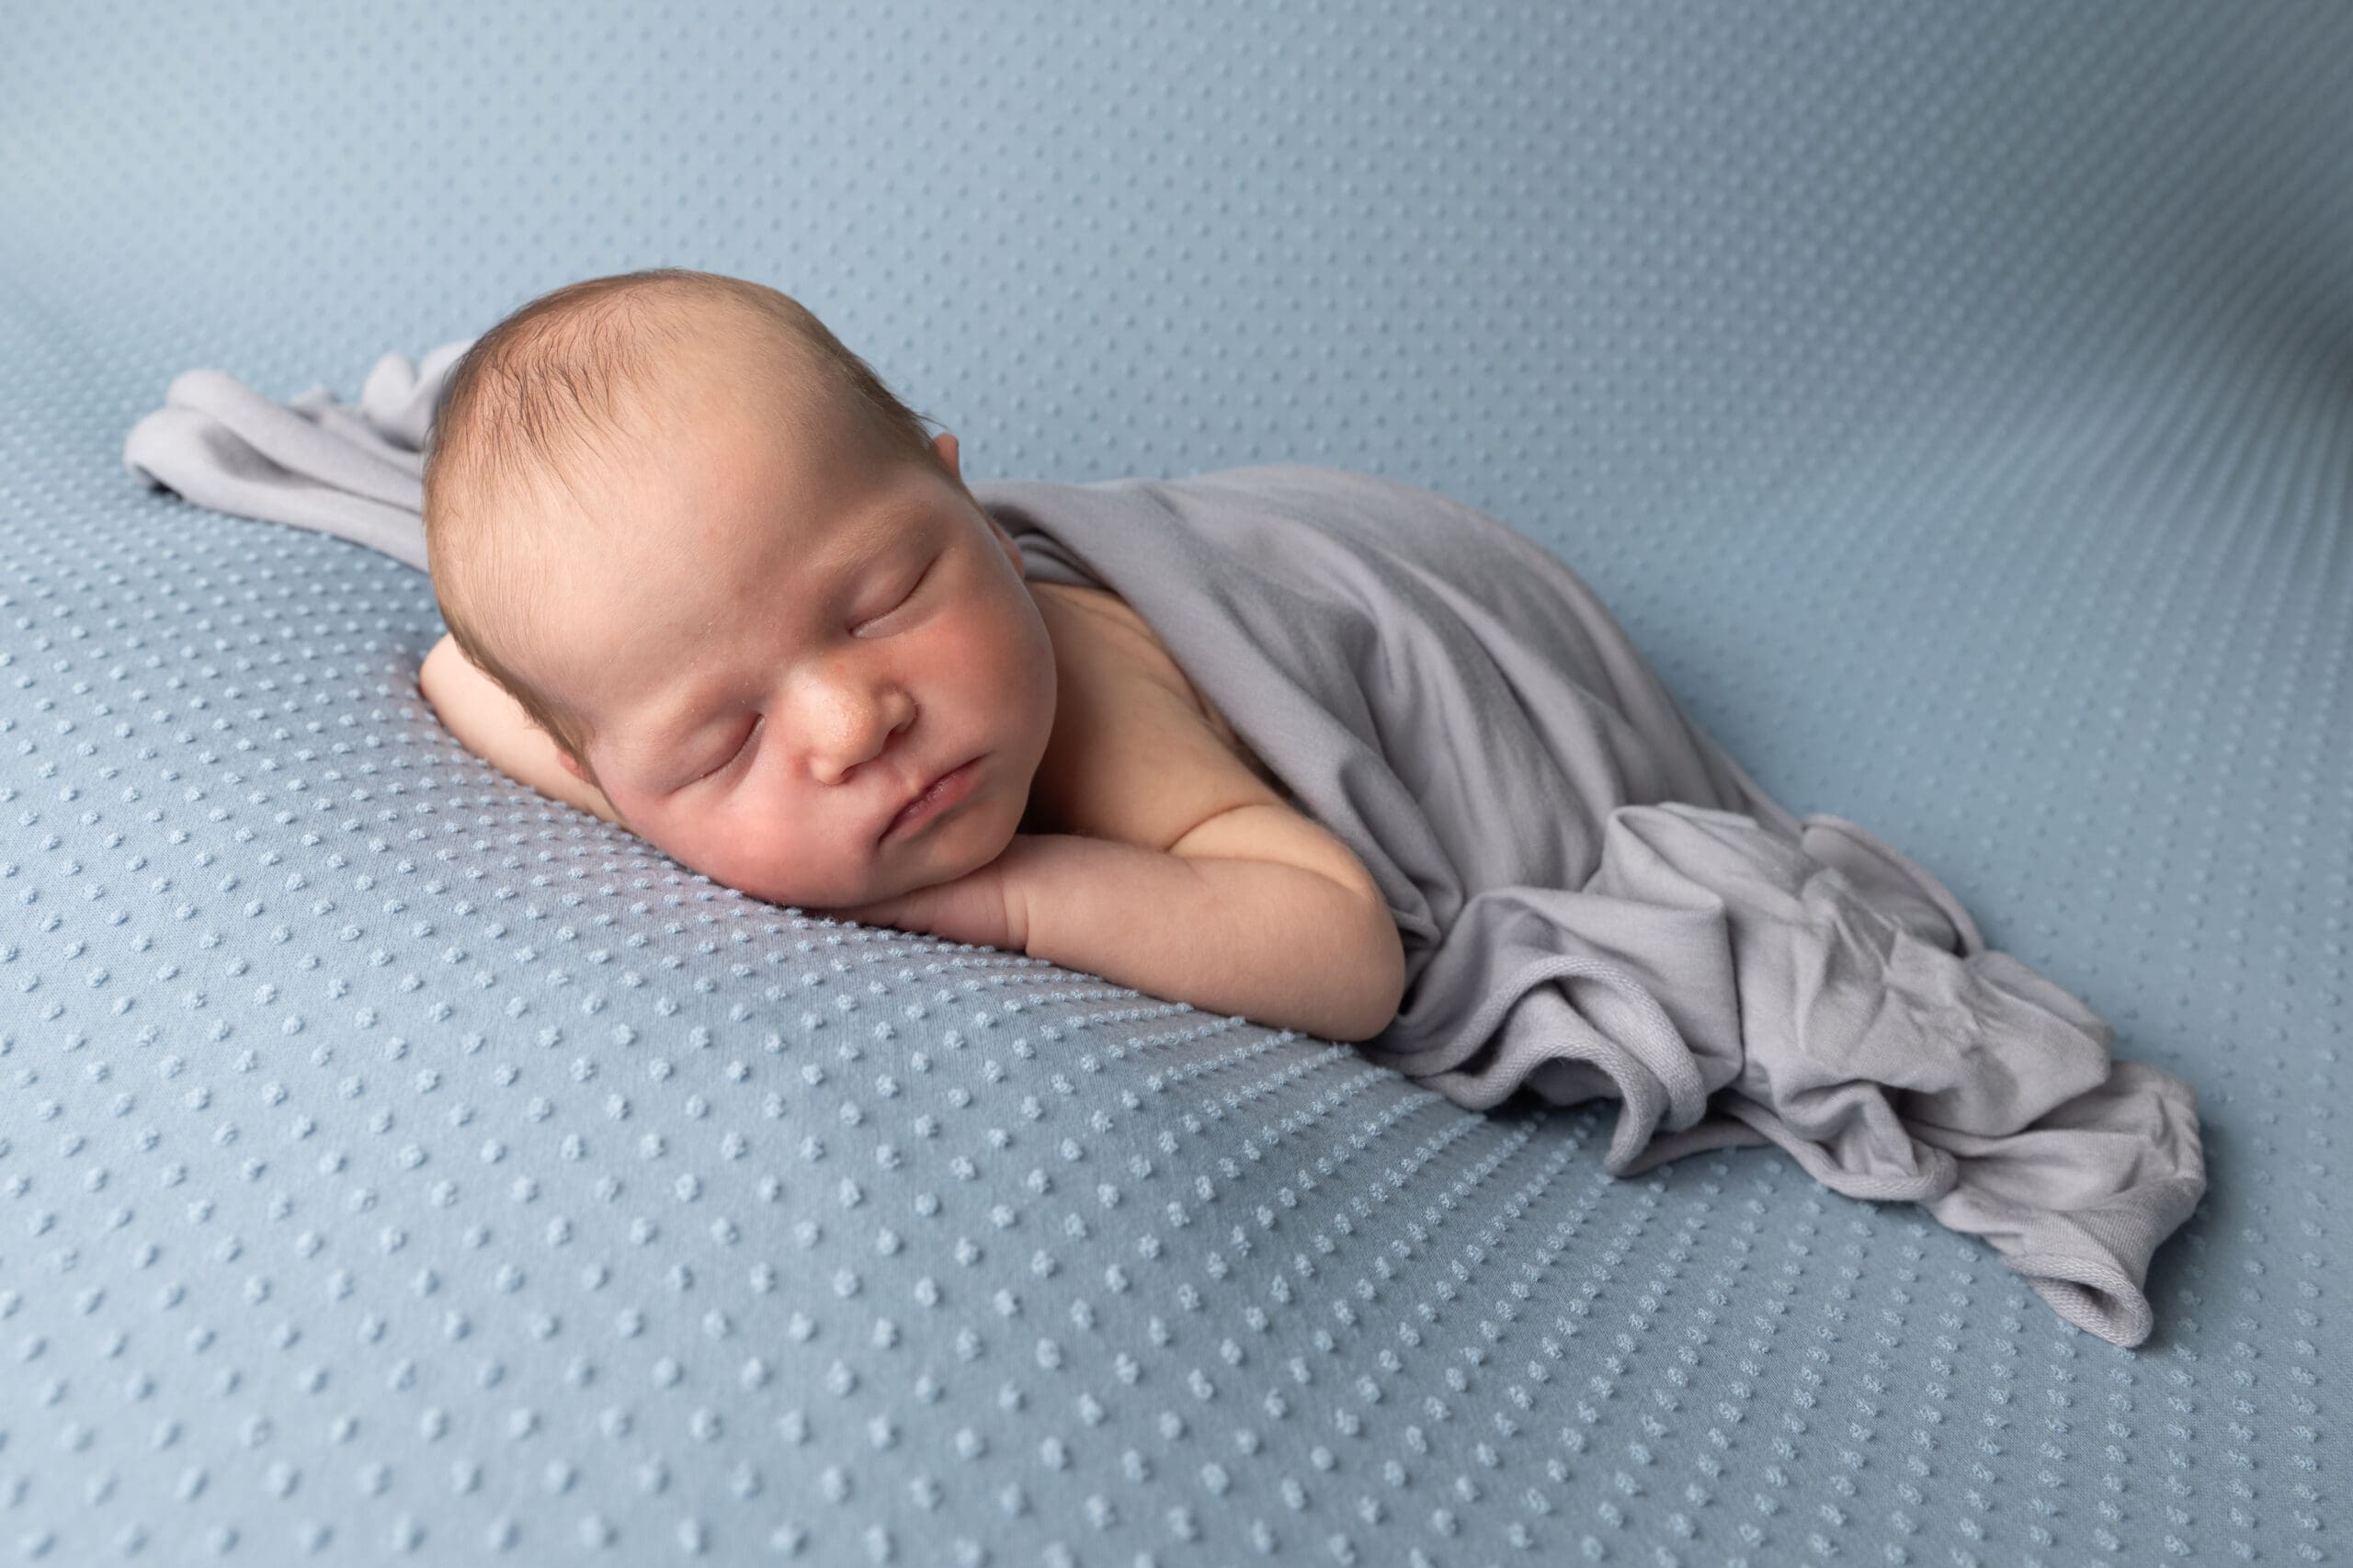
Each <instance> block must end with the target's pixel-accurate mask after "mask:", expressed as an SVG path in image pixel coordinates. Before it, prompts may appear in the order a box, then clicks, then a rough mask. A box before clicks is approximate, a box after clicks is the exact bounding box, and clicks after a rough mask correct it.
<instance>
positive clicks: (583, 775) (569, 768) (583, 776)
mask: <svg viewBox="0 0 2353 1568" xmlns="http://www.w3.org/2000/svg"><path fill="white" fill-rule="evenodd" d="M555 759H556V760H557V761H558V762H561V763H562V764H563V770H564V771H565V772H566V773H569V774H571V775H572V776H573V777H574V778H577V779H579V780H580V782H582V783H583V784H585V783H587V782H588V773H587V770H586V769H585V768H584V767H581V766H580V759H579V758H578V757H576V756H573V755H572V754H571V753H570V752H568V751H566V750H564V749H563V747H562V746H558V747H556V748H555Z"/></svg>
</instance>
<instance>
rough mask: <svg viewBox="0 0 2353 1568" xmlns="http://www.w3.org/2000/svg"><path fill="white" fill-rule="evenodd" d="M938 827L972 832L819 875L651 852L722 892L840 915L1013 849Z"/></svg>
mask: <svg viewBox="0 0 2353 1568" xmlns="http://www.w3.org/2000/svg"><path fill="white" fill-rule="evenodd" d="M941 825H943V826H950V825H953V826H964V827H968V828H970V829H972V831H970V832H966V833H956V834H942V833H937V832H935V833H934V834H933V835H931V836H930V838H929V840H928V841H927V842H926V841H923V840H915V841H910V842H909V843H906V844H903V845H898V846H893V847H892V848H891V849H889V850H881V849H872V850H870V851H869V852H868V853H867V854H866V856H865V857H864V858H863V859H862V860H861V861H860V862H859V863H858V864H857V865H854V866H850V867H847V868H845V867H841V866H835V867H831V868H828V869H827V870H826V871H825V873H824V874H823V875H812V874H811V872H810V869H809V868H808V867H807V866H805V865H795V864H793V863H791V862H790V861H789V860H780V859H779V860H769V861H757V860H755V861H748V862H747V861H733V860H727V859H725V858H719V857H710V856H706V857H703V858H704V859H709V860H711V861H712V862H713V863H711V864H698V863H697V857H696V856H695V855H694V854H693V853H692V846H685V848H686V850H687V852H685V853H682V852H681V848H680V847H677V846H671V845H666V844H663V843H660V842H659V841H654V847H656V848H658V849H660V850H662V852H663V853H665V854H666V855H668V856H669V857H670V858H672V859H674V860H676V861H677V862H678V863H679V864H680V865H682V866H684V867H686V868H687V869H688V870H691V871H695V872H699V874H701V875H703V876H706V877H709V878H710V880H711V881H714V882H717V883H719V884H720V885H721V886H722V887H728V888H733V889H734V890H735V891H736V892H740V893H744V894H746V895H748V896H750V897H753V898H757V899H761V900H764V901H766V902H767V903H775V904H783V905H790V906H791V907H793V908H796V909H843V908H848V907H850V906H852V905H855V904H862V903H881V901H883V900H884V899H891V898H897V897H899V896H900V895H901V894H903V893H909V892H915V890H916V889H918V888H927V887H938V885H940V884H941V883H943V882H952V881H956V880H957V879H958V878H960V877H965V876H969V875H971V874H972V872H974V871H977V870H979V869H981V868H982V867H983V866H986V865H988V864H989V863H990V862H991V861H993V860H995V858H997V857H998V856H1000V855H1002V854H1004V853H1005V852H1006V849H1007V848H1008V847H1010V846H1011V845H1012V843H1013V836H1014V835H1013V832H1012V830H1010V829H1001V830H999V831H997V832H995V833H990V832H988V831H986V828H985V824H978V823H972V824H941Z"/></svg>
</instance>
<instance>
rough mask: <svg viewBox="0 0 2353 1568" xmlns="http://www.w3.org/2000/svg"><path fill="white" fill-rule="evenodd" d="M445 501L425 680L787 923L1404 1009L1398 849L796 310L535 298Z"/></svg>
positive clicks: (585, 286) (1240, 996)
mask: <svg viewBox="0 0 2353 1568" xmlns="http://www.w3.org/2000/svg"><path fill="white" fill-rule="evenodd" d="M424 514H425V524H426V541H427V542H426V548H427V551H428V554H429V559H430V561H431V567H432V570H431V578H432V583H433V588H434V593H435V596H436V597H437V599H438V602H439V605H440V608H441V612H442V618H443V619H444V620H445V621H446V622H447V623H448V625H449V635H448V636H446V637H444V638H443V639H442V640H441V642H439V643H438V644H437V645H436V646H435V647H434V648H433V649H432V651H431V652H430V653H428V654H427V656H426V660H425V664H424V666H423V668H422V669H421V670H420V671H419V673H418V685H419V687H420V689H421V690H422V691H423V693H424V695H425V697H426V700H427V701H429V702H430V703H431V704H432V706H433V708H434V710H435V711H436V713H437V714H438V716H439V717H440V719H441V721H442V722H443V723H444V724H445V725H446V726H447V727H448V728H449V731H450V732H451V733H453V734H455V735H456V736H457V738H458V739H459V740H460V742H461V743H462V744H464V745H465V746H466V747H467V748H468V749H469V750H471V751H472V752H473V753H475V754H476V755H478V756H482V757H483V758H484V759H485V760H486V761H488V762H490V763H491V764H492V765H494V766H495V767H498V768H500V769H501V770H503V771H504V772H506V773H507V774H508V775H510V776H511V777H513V778H517V779H518V780H520V781H521V782H523V783H526V784H529V785H530V786H531V787H532V788H534V789H536V790H540V792H541V793H543V794H546V795H550V796H552V797H554V798H556V799H559V800H563V801H568V802H570V803H571V804H573V805H575V806H577V807H579V808H580V809H582V810H584V811H587V812H594V813H595V814H597V816H599V817H602V818H604V819H605V820H606V821H607V822H609V823H611V824H615V825H616V826H619V827H621V828H623V829H625V830H627V831H629V832H631V833H634V834H636V835H639V836H641V837H642V838H644V839H645V840H647V841H648V842H649V843H651V844H653V845H654V846H656V847H657V848H660V849H661V850H663V851H664V852H665V854H667V855H669V856H671V857H672V858H675V859H676V860H677V861H679V862H680V863H682V864H684V865H686V866H688V867H689V868H691V869H694V870H697V871H699V872H701V873H702V874H704V875H706V876H708V877H710V879H711V880H712V881H717V882H721V883H723V884H725V885H727V886H729V887H732V888H735V889H737V890H739V891H741V892H745V893H747V894H749V895H751V896H753V897H756V898H760V899H765V900H767V901H769V902H771V903H779V904H790V905H798V906H803V907H809V908H814V909H818V910H822V911H826V912H831V913H835V914H837V915H843V916H846V917H848V918H852V919H857V920H860V921H865V922H869V923H871V924H877V925H886V926H900V927H903V928H904V929H909V930H916V931H925V932H930V933H933V934H936V935H939V936H943V937H949V938H950V939H953V940H957V941H963V942H971V943H975V944H979V945H984V946H992V947H999V948H1005V949H1011V950H1017V951H1026V952H1028V953H1029V954H1031V955H1033V956H1036V957H1039V958H1042V959H1045V960H1049V961H1051V962H1054V963H1057V964H1060V965H1062V966H1063V967H1066V968H1070V969H1074V970H1077V971H1082V972H1086V973H1091V974H1097V975H1100V976H1102V977H1103V978H1105V979H1107V980H1110V981H1113V982H1115V983H1119V984H1122V985H1128V986H1132V987H1134V988H1135V989H1137V990H1139V991H1143V992H1147V993H1149V994H1154V995H1156V996H1161V997H1165V998H1167V999H1170V1000H1176V1001H1182V1002H1187V1003H1189V1004H1191V1005H1193V1006H1198V1007H1201V1008H1203V1009H1205V1010H1208V1011H1211V1012H1215V1013H1220V1014H1223V1015H1233V1016H1245V1017H1251V1018H1254V1019H1256V1020H1258V1021H1260V1022H1263V1023H1267V1024H1272V1025H1275V1026H1278V1027H1283V1028H1299V1029H1302V1030H1303V1031H1305V1032H1308V1033H1311V1034H1313V1035H1317V1036H1320V1037H1322V1038H1324V1039H1329V1040H1368V1039H1370V1038H1371V1037H1372V1036H1374V1035H1376V1034H1378V1033H1380V1032H1381V1029H1382V1028H1384V1027H1385V1026H1386V1025H1387V1024H1388V1023H1389V1022H1390V1021H1391V1019H1392V1017H1394V1016H1395V1014H1396V1010H1397V1007H1398V1005H1399V1001H1400V994H1401V992H1402V989H1403V987H1404V948H1403V943H1402V940H1401V938H1400V936H1399V933H1398V930H1397V927H1396V925H1395V923H1394V921H1393V919H1392V915H1390V912H1389V910H1388V907H1387V905H1386V903H1384V901H1383V899H1382V897H1381V893H1380V892H1379V890H1378V889H1377V887H1376V886H1375V884H1374V882H1373V880H1372V878H1371V876H1370V874H1369V873H1368V871H1367V870H1366V869H1365V866H1364V864H1363V862H1362V861H1361V860H1360V859H1359V858H1358V857H1357V856H1356V855H1355V854H1354V853H1353V852H1352V851H1350V850H1349V849H1348V848H1347V846H1345V845H1344V844H1342V843H1341V841H1340V840H1339V839H1338V838H1337V837H1336V836H1335V835H1332V834H1330V833H1329V832H1327V831H1325V830H1324V828H1323V827H1322V826H1320V825H1319V824H1316V823H1315V822H1314V821H1313V820H1312V819H1311V818H1309V817H1307V816H1306V815H1304V814H1303V813H1302V812H1300V811H1298V810H1297V809H1296V804H1295V802H1294V801H1292V800H1291V799H1290V798H1289V797H1288V796H1287V795H1286V792H1285V791H1284V790H1283V789H1282V786H1281V784H1280V782H1279V780H1278V779H1277V778H1276V777H1275V776H1274V775H1273V773H1272V772H1271V771H1270V770H1269V769H1267V767H1266V766H1265V765H1264V763H1262V762H1261V761H1260V760H1259V759H1258V758H1257V757H1256V756H1253V755H1252V754H1251V752H1250V750H1249V748H1248V747H1247V746H1245V745H1244V744H1242V743H1241V741H1240V740H1239V739H1238V738H1237V737H1236V735H1235V734H1234V733H1233V729H1232V727H1231V726H1230V725H1229V724H1228V723H1227V722H1225V720H1224V719H1223V717H1222V715H1221V714H1220V713H1219V712H1218V711H1217V710H1216V709H1215V708H1214V707H1213V706H1212V705H1211V703H1210V702H1208V701H1207V700H1206V699H1204V698H1203V697H1202V696H1201V695H1200V693H1199V691H1198V690H1197V689H1196V687H1194V686H1193V684H1192V683H1191V682H1190V681H1188V678H1187V677H1186V676H1185V674H1184V672H1183V671H1182V670H1181V669H1180V668H1179V667H1178V666H1177V665H1176V662H1175V661H1174V660H1173V659H1172V658H1171V657H1170V655H1169V653H1168V652H1167V649H1166V648H1165V645H1164V644H1163V643H1162V642H1161V640H1160V639H1159V638H1158V637H1157V636H1156V635H1155V634H1154V631H1153V630H1152V628H1151V627H1150V626H1148V625H1147V624H1146V623H1145V622H1144V620H1143V619H1142V617H1140V616H1139V615H1137V614H1136V612H1135V611H1134V610H1133V609H1132V608H1130V607H1129V606H1128V605H1127V604H1126V603H1125V602H1124V601H1123V600H1122V599H1120V597H1119V596H1117V595H1116V594H1112V593H1109V592H1108V591H1105V590H1102V589H1097V588H1086V587H1079V586H1076V585H1063V584H1059V583H1044V582H1038V583H1032V582H1030V581H1029V580H1028V578H1027V577H1026V575H1025V572H1024V567H1023V562H1022V558H1021V554H1020V551H1019V550H1018V549H1017V547H1016V545H1015V543H1014V540H1013V538H1012V536H1011V535H1009V534H1008V533H1007V532H1006V529H1005V528H1004V527H1003V526H1002V525H1001V524H1000V523H999V522H998V521H997V520H996V518H995V517H993V516H991V515H990V513H988V512H987V511H986V510H984V509H983V507H982V506H980V505H979V504H978V503H977V502H975V501H974V500H973V498H972V494H971V493H970V491H968V490H967V489H966V487H965V484H964V481H963V478H962V472H961V461H960V459H959V455H958V449H957V442H956V437H954V436H952V435H950V434H949V433H947V432H946V431H941V432H940V433H939V434H938V435H937V436H927V435H926V432H925V429H924V426H923V423H922V421H921V420H920V418H919V416H918V415H915V414H914V413H913V412H912V411H910V410H909V409H907V408H906V407H905V406H904V404H903V403H900V402H899V400H898V399H897V398H896V397H894V396H893V395H892V393H891V392H890V391H889V390H888V389H887V388H886V387H885V386H884V385H883V383H882V382H881V380H880V379H879V378H877V377H876V376H875V374H874V373H873V371H872V370H871V369H870V368H869V367H868V366H867V365H866V364H865V362H864V361H862V360H861V359H859V358H858V357H857V356H856V355H854V354H852V353H850V352H849V351H848V350H847V348H845V347H843V346H842V345H841V344H840V343H839V342H838V341H837V340H836V339H835V337H834V335H832V334H831V333H830V332H829V331H828V330H827V329H826V328H825V327H824V324H821V323H820V322H818V320H817V319H816V318H815V317H814V316H813V315H812V314H810V313H809V312H808V311H806V310H805V309H803V308H802V307H801V305H799V304H798V303H797V302H796V301H793V300H791V299H790V297H789V296H787V295H784V294H782V293H779V292H778V291H777V290H773V289H769V288H767V287H765V286H763V285H759V284H756V283H752V282H748V281H745V280H741V279H736V278H724V277H720V276H717V275H714V274H709V273H699V272H688V271H681V270H676V269H663V270H660V271H654V272H646V273H634V274H629V275H626V276H622V277H618V278H595V279H590V280H587V281H585V282H582V283H575V284H572V285H569V286H567V287H565V288H563V289H559V290H554V291H553V292H551V293H550V294H547V295H543V296H541V297H540V298H539V299H537V300H534V301H530V302H529V304H526V305H524V306H523V307H522V308H520V309H519V310H517V311H516V312H514V313H513V314H512V315H509V316H508V317H506V319H505V320H504V321H502V322H500V323H498V324H496V325H495V326H494V327H493V328H492V329H491V330H490V331H489V332H487V333H485V334H483V336H482V337H481V338H480V339H479V340H477V341H476V342H475V344H474V345H473V347H472V348H471V349H469V350H468V351H467V353H466V355H465V356H464V358H462V359H461V360H460V361H459V362H458V363H457V364H456V365H455V366H454V367H453V368H452V369H451V371H450V374H449V383H448V385H447V387H446V389H445V391H444V392H443V394H442V400H441V402H440V404H439V405H438V409H437V411H436V415H435V419H434V424H433V435H432V442H431V446H430V449H429V451H428V453H427V457H426V465H425V472H424ZM1245 911H1247V912H1248V914H1249V915H1250V918H1248V919H1247V920H1244V919H1241V918H1238V917H1237V916H1239V915H1241V914H1242V913H1243V912H1245ZM1270 930H1271V931H1274V932H1276V933H1279V939H1278V940H1277V941H1275V942H1273V943H1271V944H1270V943H1269V942H1268V940H1267V935H1268V932H1269V931H1270ZM1278 955H1279V962H1278V961H1274V960H1275V959H1276V957H1277V956H1278Z"/></svg>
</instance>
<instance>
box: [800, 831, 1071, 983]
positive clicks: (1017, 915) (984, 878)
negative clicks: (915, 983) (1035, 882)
mask: <svg viewBox="0 0 2353 1568" xmlns="http://www.w3.org/2000/svg"><path fill="white" fill-rule="evenodd" d="M1038 836H1040V835H1036V834H1028V833H1017V834H1015V835H1013V841H1012V842H1011V843H1010V844H1008V845H1006V848H1005V851H1004V853H1003V854H1001V855H999V856H998V857H997V858H995V859H994V860H992V861H990V862H989V863H988V864H987V865H985V866H983V867H981V868H980V869H977V870H973V871H968V872H966V873H965V874H964V875H962V876H961V877H958V878H957V879H956V880H955V881H947V882H938V883H935V884H933V885H932V886H930V887H927V888H916V889H914V890H913V891H912V892H904V893H901V894H900V895H899V896H898V897H896V898H886V899H883V900H881V902H879V903H861V904H857V905H854V906H852V907H849V908H847V909H836V910H830V911H826V912H825V913H828V914H832V915H841V916H844V917H846V918H847V919H851V920H856V921H859V922H861V923H863V924H865V925H868V926H895V927H897V928H898V929H899V930H902V931H921V932H924V933H926V934H927V935H929V936H934V937H947V938H948V939H949V941H951V942H969V943H972V944H973V945H974V946H976V947H983V948H1002V949H1006V951H1008V952H1016V953H1017V952H1020V951H1022V950H1023V948H1024V945H1025V944H1026V943H1027V942H1028V941H1029V907H1028V905H1027V903H1025V902H1024V901H1023V899H1022V897H1021V892H1020V885H1019V882H1018V880H1017V878H1018V871H1019V867H1020V864H1021V861H1022V859H1023V858H1024V856H1025V854H1026V849H1027V844H1028V841H1029V840H1030V839H1033V838H1036V837H1038Z"/></svg>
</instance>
